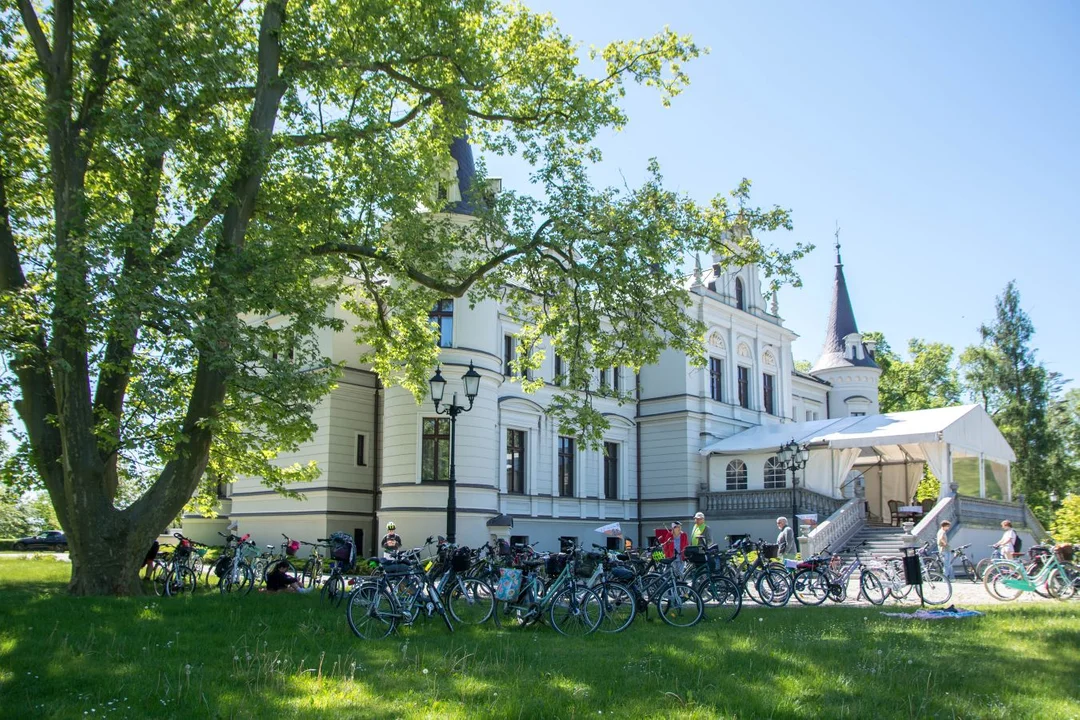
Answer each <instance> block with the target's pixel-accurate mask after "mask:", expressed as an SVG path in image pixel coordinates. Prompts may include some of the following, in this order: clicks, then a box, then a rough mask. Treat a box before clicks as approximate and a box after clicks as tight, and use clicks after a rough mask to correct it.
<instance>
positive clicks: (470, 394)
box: [428, 360, 480, 543]
mask: <svg viewBox="0 0 1080 720" xmlns="http://www.w3.org/2000/svg"><path fill="white" fill-rule="evenodd" d="M461 380H462V382H463V383H464V384H465V397H466V398H468V400H469V406H468V407H465V406H464V405H458V401H457V393H454V395H453V398H452V399H451V400H450V404H449V405H447V406H445V407H443V408H442V409H441V410H440V409H439V406H440V405H442V404H443V396H444V395H445V393H446V380H444V379H443V376H442V368H441V367H438V368H435V374H434V375H432V376H431V379H430V380H428V384H429V385H430V386H431V401H432V402H433V403H435V412H436V413H438V414H439V415H449V416H450V486H449V488H448V489H447V494H446V542H448V543H456V542H457V474H456V471H455V467H454V455H455V452H454V450H455V446H456V445H457V416H458V415H460V414H461V413H466V412H469V411H470V410H472V408H473V401H474V400H476V395H477V393H479V392H480V373H478V372H476V368H474V367H473V364H472V361H471V360H470V361H469V370H468V372H466V373H465V374H464V375H463V376H462V377H461ZM436 467H437V466H436ZM437 472H438V470H436V473H437Z"/></svg>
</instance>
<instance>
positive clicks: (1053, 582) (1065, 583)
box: [1046, 570, 1076, 600]
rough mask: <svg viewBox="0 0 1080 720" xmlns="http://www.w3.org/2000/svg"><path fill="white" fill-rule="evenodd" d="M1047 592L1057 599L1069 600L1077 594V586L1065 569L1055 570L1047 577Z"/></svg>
mask: <svg viewBox="0 0 1080 720" xmlns="http://www.w3.org/2000/svg"><path fill="white" fill-rule="evenodd" d="M1046 594H1047V595H1049V596H1050V597H1052V598H1054V599H1055V600H1068V599H1069V598H1071V597H1072V596H1073V595H1075V594H1076V586H1075V585H1074V584H1073V579H1072V578H1071V577H1069V575H1068V574H1067V573H1066V572H1065V571H1064V570H1053V571H1051V573H1050V576H1049V577H1048V578H1046Z"/></svg>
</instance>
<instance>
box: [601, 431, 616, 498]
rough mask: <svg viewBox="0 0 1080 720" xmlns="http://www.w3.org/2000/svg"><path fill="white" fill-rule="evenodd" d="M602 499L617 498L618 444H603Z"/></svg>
mask: <svg viewBox="0 0 1080 720" xmlns="http://www.w3.org/2000/svg"><path fill="white" fill-rule="evenodd" d="M604 497H605V498H607V499H608V500H617V499H618V497H619V443H613V442H606V443H604Z"/></svg>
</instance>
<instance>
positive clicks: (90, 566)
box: [68, 515, 157, 595]
mask: <svg viewBox="0 0 1080 720" xmlns="http://www.w3.org/2000/svg"><path fill="white" fill-rule="evenodd" d="M77 517H78V519H76V520H75V523H74V524H77V525H79V526H80V528H79V530H80V533H79V534H80V539H79V541H78V542H76V543H74V544H71V545H70V549H71V583H70V584H69V585H68V591H69V592H70V593H71V594H72V595H140V594H143V593H144V592H146V589H145V588H144V585H143V583H142V581H141V580H140V579H139V569H140V568H141V567H142V564H143V560H144V559H145V558H146V551H147V550H149V549H150V545H151V543H152V542H153V541H154V538H155V537H157V533H156V532H153V531H150V532H146V531H143V532H136V531H135V530H134V529H132V528H131V527H128V526H129V523H127V522H124V521H122V520H121V521H119V522H117V521H115V519H111V518H110V519H108V520H103V521H95V520H93V519H91V520H89V521H87V520H85V519H84V517H85V516H82V515H79V516H77Z"/></svg>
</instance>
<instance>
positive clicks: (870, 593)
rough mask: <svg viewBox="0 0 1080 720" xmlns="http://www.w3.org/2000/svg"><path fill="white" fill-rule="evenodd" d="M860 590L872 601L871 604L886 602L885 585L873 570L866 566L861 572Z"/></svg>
mask: <svg viewBox="0 0 1080 720" xmlns="http://www.w3.org/2000/svg"><path fill="white" fill-rule="evenodd" d="M859 592H860V593H862V596H863V597H865V598H866V599H867V600H869V601H870V604H871V605H881V604H882V603H884V602H885V595H886V593H885V586H884V584H882V582H881V580H879V579H878V576H877V575H875V574H874V571H873V570H869V569H866V568H864V569H863V571H862V573H860V575H859Z"/></svg>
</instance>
